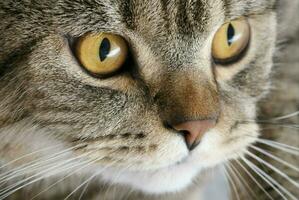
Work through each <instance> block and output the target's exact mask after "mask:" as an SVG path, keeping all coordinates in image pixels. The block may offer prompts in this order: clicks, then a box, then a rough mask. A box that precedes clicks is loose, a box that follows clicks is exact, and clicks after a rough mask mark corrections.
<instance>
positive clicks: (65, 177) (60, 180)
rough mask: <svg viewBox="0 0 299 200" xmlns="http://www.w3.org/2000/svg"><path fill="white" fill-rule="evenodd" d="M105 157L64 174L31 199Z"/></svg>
mask: <svg viewBox="0 0 299 200" xmlns="http://www.w3.org/2000/svg"><path fill="white" fill-rule="evenodd" d="M93 152H94V151H92V152H91V153H93ZM103 158H105V156H102V157H101V158H97V159H94V160H91V162H86V163H84V164H87V165H85V166H83V167H80V168H79V169H77V170H75V171H74V172H72V173H70V174H68V175H67V176H64V177H63V178H61V179H59V180H58V181H56V182H55V183H53V184H51V185H50V186H48V187H47V188H46V189H44V190H43V191H41V192H40V193H38V194H37V195H35V196H34V197H33V198H32V199H31V200H34V199H35V198H37V197H38V196H39V195H41V194H42V193H44V192H46V191H48V190H50V189H51V188H52V187H54V186H55V185H57V184H58V183H60V182H62V181H64V180H65V179H67V178H68V177H70V176H72V175H74V174H75V173H77V172H78V171H80V170H82V169H84V168H86V167H88V166H90V165H92V164H94V163H95V162H97V161H99V160H101V159H103Z"/></svg>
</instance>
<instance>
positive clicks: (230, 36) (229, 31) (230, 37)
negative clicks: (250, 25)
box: [227, 23, 235, 46]
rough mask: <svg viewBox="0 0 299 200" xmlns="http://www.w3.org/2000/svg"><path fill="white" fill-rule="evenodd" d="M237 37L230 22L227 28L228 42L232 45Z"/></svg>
mask: <svg viewBox="0 0 299 200" xmlns="http://www.w3.org/2000/svg"><path fill="white" fill-rule="evenodd" d="M234 37H235V29H234V27H233V25H232V24H231V23H230V24H229V25H228V28H227V43H228V45H229V46H230V45H231V44H232V43H233V42H234Z"/></svg>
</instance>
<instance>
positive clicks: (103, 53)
mask: <svg viewBox="0 0 299 200" xmlns="http://www.w3.org/2000/svg"><path fill="white" fill-rule="evenodd" d="M110 48H111V45H110V41H109V40H108V39H107V38H104V39H103V40H102V43H101V46H100V59H101V62H103V61H104V60H105V59H106V58H107V56H108V55H109V52H110Z"/></svg>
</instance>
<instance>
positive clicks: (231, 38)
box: [212, 18, 251, 64]
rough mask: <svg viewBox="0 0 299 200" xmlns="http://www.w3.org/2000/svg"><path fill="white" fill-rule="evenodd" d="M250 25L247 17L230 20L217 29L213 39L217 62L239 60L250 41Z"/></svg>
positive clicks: (225, 62) (213, 51)
mask: <svg viewBox="0 0 299 200" xmlns="http://www.w3.org/2000/svg"><path fill="white" fill-rule="evenodd" d="M250 34H251V33H250V25H249V23H248V21H247V20H246V19H243V18H242V19H238V20H234V21H231V22H228V23H226V24H224V25H222V27H220V29H219V30H218V31H217V33H216V35H215V36H214V39H213V44H212V55H213V58H214V60H215V62H216V63H217V64H230V63H232V62H235V61H237V60H238V59H239V58H240V57H241V56H242V55H243V53H244V52H245V50H246V49H247V47H248V45H249V41H250Z"/></svg>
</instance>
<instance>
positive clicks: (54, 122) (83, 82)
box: [0, 0, 276, 193]
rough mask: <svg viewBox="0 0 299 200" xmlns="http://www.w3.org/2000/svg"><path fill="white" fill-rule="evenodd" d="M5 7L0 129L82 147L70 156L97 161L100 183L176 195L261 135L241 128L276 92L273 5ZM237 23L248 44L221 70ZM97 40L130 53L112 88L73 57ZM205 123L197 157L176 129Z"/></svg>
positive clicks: (134, 1) (257, 1)
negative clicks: (117, 43)
mask: <svg viewBox="0 0 299 200" xmlns="http://www.w3.org/2000/svg"><path fill="white" fill-rule="evenodd" d="M1 4H3V5H2V7H3V8H4V9H3V10H4V12H6V13H15V14H14V15H11V16H9V17H7V19H6V20H5V22H4V24H3V25H1V26H2V29H1V30H5V31H1V32H3V36H2V37H1V39H0V41H1V44H2V45H1V46H5V47H6V48H5V49H4V50H1V54H0V64H1V65H0V66H1V72H2V73H1V76H2V79H1V81H0V85H1V86H5V87H3V89H2V90H0V94H1V96H2V95H3V96H4V95H5V96H9V97H8V98H6V99H5V101H4V100H0V104H1V109H2V112H3V119H1V120H0V122H1V121H3V122H2V123H3V124H5V123H14V122H15V121H17V120H20V119H26V120H28V121H29V122H30V123H33V124H37V125H38V126H39V127H40V128H41V129H46V130H47V133H50V135H51V136H52V137H54V138H56V139H57V140H59V141H60V142H63V143H65V145H66V147H72V146H75V145H79V147H78V148H77V149H76V150H74V153H75V154H79V155H83V154H84V153H88V155H86V157H87V158H91V159H95V160H96V163H97V165H96V166H97V167H95V169H96V170H101V169H103V168H105V169H106V171H105V173H104V174H103V178H104V179H106V180H108V181H112V182H113V181H114V182H118V183H125V184H128V185H131V186H134V187H135V188H137V189H141V190H143V191H146V192H150V193H163V192H173V191H177V190H180V189H183V188H185V187H187V186H188V185H189V184H190V183H191V182H192V180H193V179H194V178H195V177H196V176H197V175H198V173H199V172H200V171H201V170H202V169H204V168H210V167H214V166H216V165H218V164H221V163H223V162H226V161H227V160H229V159H231V158H235V157H238V156H240V155H242V152H243V151H244V150H246V147H247V146H248V145H249V144H251V143H252V142H254V141H255V139H256V137H257V136H258V134H259V132H258V127H257V125H256V124H254V123H244V121H252V120H254V119H255V113H256V103H257V101H258V100H259V99H260V98H262V97H263V95H264V94H265V93H266V92H267V89H268V87H269V80H268V79H269V73H270V70H271V66H272V53H273V49H274V41H275V35H276V30H275V23H276V22H275V13H274V11H273V9H272V8H273V7H274V1H269V0H267V1H266V0H250V1H245V0H244V1H235V0H228V1H224V0H206V1H201V0H199V1H185V0H182V1H160V0H149V1H141V0H140V1H139V0H130V1H127V0H109V1H107V0H103V1H67V0H62V1H58V2H56V1H43V2H39V3H29V2H27V1H24V2H23V1H22V2H18V3H15V2H10V1H5V2H3V3H1ZM230 22H231V23H230ZM238 23H240V24H241V25H240V26H241V28H240V31H241V32H242V31H244V30H245V34H247V36H246V37H247V38H245V39H244V41H245V43H246V42H247V43H246V45H244V44H242V43H241V46H242V45H243V47H242V48H243V49H241V50H242V52H238V47H236V48H237V50H236V51H237V53H236V52H234V51H235V50H232V52H231V54H232V55H230V53H229V55H228V57H229V58H233V57H234V55H233V54H237V59H235V58H234V59H228V60H227V59H222V60H221V57H222V56H224V57H225V56H226V55H223V54H222V53H221V49H222V48H224V47H223V46H225V45H227V44H225V41H226V40H225V39H228V38H229V37H230V36H231V37H234V36H235V35H237V34H236V33H238V31H239V30H238V29H239V28H238V26H239V25H238ZM229 24H230V25H231V26H233V28H231V27H230V28H231V30H230V33H229V28H228V27H229ZM234 24H236V25H234ZM243 26H245V29H242V27H243ZM222 29H223V30H224V31H223V30H222ZM221 30H222V31H221ZM100 33H101V34H103V33H105V34H109V35H111V36H112V37H118V38H120V40H122V41H125V42H124V43H123V44H122V45H126V47H125V48H126V49H127V52H126V53H125V54H123V55H124V56H125V61H123V62H122V64H121V66H120V70H117V71H116V72H115V73H113V74H111V75H109V76H105V77H103V76H99V77H98V76H94V74H91V73H88V72H87V71H88V69H87V70H86V66H82V65H83V64H82V60H80V58H79V56H78V54H77V53H76V51H77V46H78V44H79V43H80V41H81V40H83V39H84V37H86V36H88V35H93V36H96V35H98V34H100ZM221 34H222V35H221ZM223 34H224V36H223ZM225 34H228V35H225ZM218 35H219V36H218ZM241 36H242V37H243V35H242V34H241ZM218 37H220V38H218ZM221 37H223V38H224V39H223V38H221ZM226 37H227V38H226ZM82 38H83V39H82ZM222 40H224V44H223V45H220V44H221V42H222ZM236 40H237V39H236ZM111 41H112V42H113V39H111ZM111 41H110V42H111ZM244 41H243V42H244ZM228 42H229V41H228ZM233 42H235V41H233ZM241 42H242V41H241ZM214 45H215V46H214ZM245 46H246V48H245ZM219 48H220V49H219ZM228 48H230V47H228ZM82 51H83V52H84V48H83V50H82ZM86 51H87V50H86ZM214 51H216V52H218V51H219V52H220V53H219V52H218V54H217V53H216V57H217V58H218V57H220V60H221V61H220V62H219V59H215V52H214ZM224 51H225V52H226V53H227V50H224ZM90 54H91V55H92V54H93V52H92V51H91V53H90ZM87 56H89V55H88V54H87ZM81 59H84V58H81ZM109 59H110V58H109ZM222 61H223V62H222ZM112 63H113V62H112ZM111 65H115V63H113V64H111ZM109 66H110V65H108V67H109ZM87 67H89V66H87ZM113 67H114V66H113ZM8 94H9V95H8ZM203 120H212V121H213V122H214V124H213V126H211V127H209V129H208V130H206V131H205V133H204V135H202V138H201V141H200V143H199V144H198V145H197V146H196V147H194V148H193V149H192V151H191V150H190V148H188V145H186V133H184V132H182V131H180V130H178V129H177V128H175V127H176V125H177V124H182V123H186V122H194V121H203ZM174 180H175V181H174Z"/></svg>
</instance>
